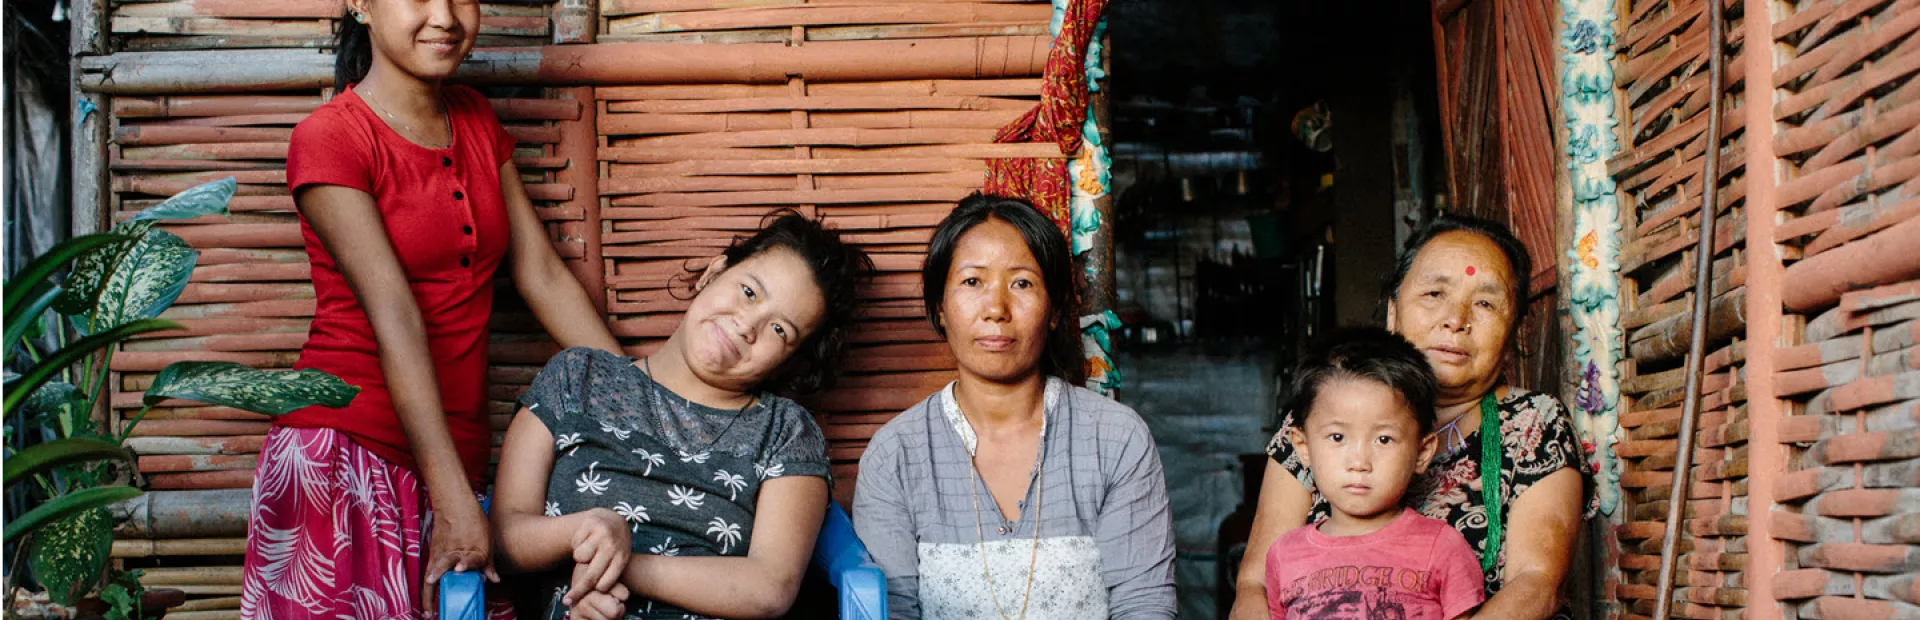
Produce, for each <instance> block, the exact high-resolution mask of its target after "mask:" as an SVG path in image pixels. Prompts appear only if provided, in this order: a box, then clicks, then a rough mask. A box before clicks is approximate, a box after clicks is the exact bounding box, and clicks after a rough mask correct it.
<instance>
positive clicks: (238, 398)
mask: <svg viewBox="0 0 1920 620" xmlns="http://www.w3.org/2000/svg"><path fill="white" fill-rule="evenodd" d="M359 394H360V388H358V387H354V386H351V385H347V383H346V382H345V381H341V380H340V378H339V377H335V376H333V375H330V374H327V373H325V372H322V371H319V370H313V369H307V370H291V371H288V370H256V369H253V368H248V367H246V366H241V365H239V364H235V363H233V362H174V363H173V364H170V365H168V366H167V368H166V369H165V370H162V371H160V374H159V375H158V376H155V377H154V378H153V386H152V387H149V388H147V395H146V397H145V398H144V399H143V402H145V403H146V404H147V405H149V406H152V405H157V404H159V403H160V402H161V401H164V400H166V399H169V398H179V399H185V400H192V401H199V402H203V403H208V404H212V405H223V406H227V407H233V408H235V409H240V410H243V411H251V412H254V413H260V414H266V415H285V414H288V413H292V412H294V411H297V410H300V409H305V408H307V407H309V406H313V405H322V406H326V407H333V408H336V409H337V408H340V407H345V406H347V404H348V403H351V402H353V398H354V397H355V396H357V395H359Z"/></svg>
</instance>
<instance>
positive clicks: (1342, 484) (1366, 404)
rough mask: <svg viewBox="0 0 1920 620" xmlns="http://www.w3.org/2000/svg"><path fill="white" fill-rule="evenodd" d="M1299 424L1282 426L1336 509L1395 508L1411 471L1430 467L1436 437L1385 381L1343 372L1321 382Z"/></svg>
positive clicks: (1376, 511)
mask: <svg viewBox="0 0 1920 620" xmlns="http://www.w3.org/2000/svg"><path fill="white" fill-rule="evenodd" d="M1303 426H1304V428H1302V427H1294V428H1290V429H1288V430H1287V436H1288V439H1289V440H1291V441H1292V442H1293V446H1294V450H1295V451H1297V452H1299V453H1300V458H1301V459H1303V460H1305V461H1306V463H1307V465H1308V466H1309V467H1312V468H1313V482H1314V485H1315V486H1316V487H1318V488H1319V490H1320V495H1321V496H1322V497H1325V498H1327V503H1328V504H1330V505H1332V507H1333V511H1334V512H1335V513H1339V514H1341V515H1345V516H1347V517H1351V518H1357V519H1366V518H1372V517H1381V516H1391V515H1394V514H1397V511H1398V509H1399V507H1400V496H1401V495H1402V494H1404V493H1405V492H1406V490H1407V484H1408V482H1410V481H1411V480H1412V479H1413V476H1414V474H1417V473H1421V472H1424V471H1426V469H1427V461H1428V460H1430V459H1432V458H1433V451H1434V442H1433V439H1432V438H1430V437H1423V436H1421V433H1420V424H1419V423H1418V422H1416V421H1414V418H1413V411H1412V410H1411V409H1409V408H1408V407H1407V405H1406V402H1405V401H1404V400H1403V399H1401V398H1400V394H1399V393H1398V392H1395V391H1393V388H1389V387H1387V386H1386V384H1383V383H1380V382H1378V381H1373V380H1369V379H1355V378H1342V379H1334V380H1332V381H1329V382H1328V383H1326V384H1325V385H1323V386H1321V388H1320V393H1319V394H1318V395H1317V396H1316V397H1315V398H1314V402H1313V408H1312V409H1311V410H1309V411H1308V412H1307V420H1306V423H1305V424H1304V425H1303Z"/></svg>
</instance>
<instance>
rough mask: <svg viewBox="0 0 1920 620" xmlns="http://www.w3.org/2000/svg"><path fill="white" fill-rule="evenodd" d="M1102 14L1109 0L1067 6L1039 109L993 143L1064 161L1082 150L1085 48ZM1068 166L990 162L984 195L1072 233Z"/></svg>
mask: <svg viewBox="0 0 1920 620" xmlns="http://www.w3.org/2000/svg"><path fill="white" fill-rule="evenodd" d="M1106 10H1107V0H1067V10H1066V16H1065V18H1064V19H1063V20H1062V21H1061V23H1060V33H1059V34H1058V35H1057V36H1055V37H1054V39H1053V47H1052V48H1051V49H1050V50H1048V52H1047V64H1046V68H1045V69H1044V72H1043V74H1042V77H1041V83H1040V104H1039V105H1036V106H1034V108H1033V109H1031V110H1028V111H1027V113H1026V114H1022V115H1021V116H1020V118H1018V119H1016V120H1014V121H1013V123H1011V124H1009V125H1007V126H1006V127H1002V128H1000V132H999V133H997V134H995V135H994V137H993V141H994V142H996V143H1011V142H1052V143H1054V144H1058V145H1060V153H1061V154H1063V155H1072V154H1074V153H1075V152H1077V151H1079V150H1080V142H1081V137H1080V129H1081V126H1082V125H1083V124H1085V123H1086V122H1087V100H1088V94H1087V69H1086V62H1087V46H1088V44H1090V43H1091V42H1092V39H1093V32H1094V28H1095V27H1096V26H1099V24H1100V16H1101V14H1103V13H1105V12H1106ZM1067 162H1068V160H1067V159H1063V158H1049V159H993V160H988V162H987V193H989V194H999V195H1002V196H1014V197H1018V198H1024V199H1026V200H1027V201H1028V202H1032V203H1033V206H1035V207H1038V208H1039V209H1040V212H1041V213H1045V214H1047V216H1048V217H1051V218H1053V223H1054V225H1056V226H1059V227H1060V230H1061V232H1062V233H1063V234H1064V233H1066V231H1068V230H1070V228H1069V225H1070V218H1069V215H1070V214H1069V212H1068V211H1069V210H1068V203H1069V197H1070V196H1071V188H1070V184H1071V179H1070V178H1069V176H1068V174H1067Z"/></svg>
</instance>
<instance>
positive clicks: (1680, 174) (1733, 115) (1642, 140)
mask: <svg viewBox="0 0 1920 620" xmlns="http://www.w3.org/2000/svg"><path fill="white" fill-rule="evenodd" d="M1728 7H1729V8H1728V13H1727V19H1728V23H1729V25H1728V27H1727V33H1728V34H1729V36H1728V37H1727V46H1726V48H1725V49H1724V53H1725V58H1726V61H1725V62H1726V64H1725V66H1726V67H1727V68H1728V71H1727V73H1726V80H1725V87H1726V92H1727V96H1726V98H1725V99H1724V103H1723V107H1722V109H1723V114H1724V116H1723V119H1724V120H1723V122H1722V125H1721V129H1722V136H1721V138H1723V139H1722V140H1721V141H1720V142H1719V143H1718V144H1719V148H1720V149H1721V158H1722V162H1724V163H1722V165H1721V170H1722V177H1721V178H1719V179H1713V180H1712V182H1711V183H1708V182H1706V181H1707V180H1705V179H1702V178H1701V175H1702V169H1701V165H1702V155H1703V154H1704V153H1706V149H1707V148H1709V145H1710V144H1712V141H1710V140H1709V139H1708V137H1707V136H1706V135H1705V133H1706V127H1707V114H1706V110H1707V104H1708V99H1709V97H1710V96H1711V95H1710V94H1709V89H1708V88H1707V85H1708V81H1709V77H1708V74H1707V59H1706V50H1707V30H1708V28H1707V26H1708V24H1707V19H1706V18H1705V14H1704V13H1705V10H1706V8H1707V5H1706V2H1705V1H1703V0H1695V1H1693V2H1687V1H1685V0H1659V1H1654V2H1636V3H1634V4H1633V5H1632V6H1631V9H1630V11H1629V12H1628V13H1627V14H1625V15H1623V16H1622V19H1621V21H1620V22H1619V23H1620V24H1621V26H1622V27H1621V28H1620V29H1619V32H1620V33H1622V34H1621V36H1620V38H1619V39H1618V41H1617V45H1618V48H1619V50H1620V55H1619V64H1618V65H1616V76H1617V84H1618V88H1619V89H1620V91H1621V92H1622V94H1623V95H1624V96H1623V97H1620V99H1621V100H1622V101H1623V102H1624V104H1625V105H1626V107H1627V108H1628V113H1627V114H1626V119H1624V120H1626V121H1627V122H1624V123H1622V125H1623V126H1622V127H1621V128H1620V129H1621V131H1620V134H1621V145H1622V150H1621V154H1620V155H1618V156H1617V157H1616V158H1615V159H1613V160H1612V161H1611V162H1609V171H1610V172H1611V173H1612V174H1613V175H1614V177H1615V180H1616V182H1617V183H1618V186H1619V188H1620V191H1621V200H1620V203H1621V205H1622V211H1623V215H1624V218H1625V219H1626V221H1625V222H1623V224H1624V229H1625V231H1624V235H1625V237H1624V239H1623V243H1622V249H1621V256H1620V272H1621V274H1622V282H1621V292H1620V296H1621V299H1620V304H1621V311H1622V318H1621V323H1622V325H1621V327H1622V328H1623V330H1624V331H1625V333H1626V334H1627V351H1628V354H1629V360H1628V361H1627V363H1626V372H1625V373H1624V374H1623V380H1622V381H1621V383H1620V390H1621V395H1622V398H1621V401H1622V404H1623V406H1622V408H1621V411H1622V414H1621V417H1620V426H1621V428H1622V430H1623V432H1624V433H1625V435H1626V436H1625V437H1624V438H1623V441H1621V443H1619V444H1618V445H1617V446H1616V448H1615V450H1616V452H1617V453H1618V455H1619V457H1620V458H1622V459H1623V460H1624V462H1625V473H1624V474H1623V475H1622V477H1621V481H1620V484H1621V487H1622V491H1623V502H1622V504H1621V510H1622V511H1624V514H1625V517H1624V519H1622V520H1623V521H1624V523H1623V524H1622V525H1620V526H1618V527H1617V529H1616V534H1617V536H1618V540H1619V544H1620V549H1619V550H1618V554H1619V555H1618V563H1619V568H1620V569H1621V582H1620V583H1619V584H1618V585H1617V586H1616V588H1615V595H1616V596H1617V597H1618V599H1619V602H1620V603H1621V605H1622V611H1623V613H1625V614H1627V615H1628V616H1629V617H1634V616H1645V615H1648V614H1651V613H1652V612H1653V607H1654V598H1655V596H1656V594H1655V586H1654V583H1655V581H1656V576H1657V574H1658V572H1659V563H1660V547H1661V542H1662V541H1661V538H1662V536H1663V535H1664V533H1665V532H1666V528H1668V527H1680V528H1683V529H1682V538H1681V545H1680V548H1679V550H1680V556H1679V564H1678V568H1677V569H1676V571H1675V574H1676V579H1675V583H1676V584H1677V589H1676V594H1675V600H1676V602H1678V603H1679V604H1678V605H1676V606H1675V609H1676V610H1677V614H1678V615H1682V616H1684V617H1689V618H1721V617H1737V616H1738V614H1740V613H1741V612H1740V609H1741V608H1743V607H1744V606H1745V605H1746V604H1747V592H1746V588H1745V580H1746V576H1745V574H1744V572H1743V571H1744V569H1745V568H1746V553H1747V547H1746V538H1745V535H1746V531H1747V528H1746V523H1747V518H1748V514H1747V502H1746V497H1747V494H1748V480H1747V451H1748V447H1747V445H1746V437H1747V432H1746V430H1747V423H1746V409H1747V408H1746V404H1745V403H1746V400H1747V397H1746V387H1745V385H1744V381H1743V380H1742V379H1741V377H1742V376H1743V373H1744V372H1745V368H1744V362H1745V358H1746V355H1745V350H1746V345H1745V343H1744V342H1743V337H1744V335H1745V328H1746V320H1745V314H1744V311H1745V309H1746V298H1747V289H1746V267H1745V258H1744V256H1743V252H1744V250H1743V248H1744V246H1745V243H1744V239H1743V237H1744V231H1745V230H1746V226H1745V223H1744V222H1745V218H1746V214H1745V209H1744V202H1743V200H1742V198H1743V196H1744V192H1743V191H1742V188H1744V187H1745V185H1744V184H1743V180H1742V178H1743V175H1744V174H1745V170H1744V168H1743V167H1742V166H1741V165H1740V163H1741V162H1742V161H1743V157H1744V156H1743V155H1742V154H1741V152H1742V151H1743V149H1744V148H1745V147H1744V144H1745V139H1744V135H1745V132H1744V128H1743V127H1742V125H1741V123H1740V122H1739V119H1741V118H1742V116H1741V115H1742V112H1741V103H1742V101H1743V99H1744V97H1743V96H1742V90H1743V89H1744V88H1745V84H1746V82H1745V81H1744V80H1743V76H1742V74H1741V72H1740V70H1739V68H1740V67H1741V58H1742V55H1743V54H1744V53H1745V51H1746V48H1745V46H1744V45H1743V40H1742V38H1741V37H1740V36H1739V33H1740V32H1741V30H1740V24H1741V23H1742V20H1743V19H1745V18H1746V17H1745V16H1744V15H1742V14H1741V11H1740V4H1739V2H1737V1H1735V2H1731V3H1729V5H1728ZM1708 187H1711V188H1713V189H1714V191H1718V192H1719V210H1718V213H1717V214H1716V216H1715V222H1716V232H1715V247H1714V248H1713V253H1712V254H1711V255H1710V256H1699V255H1697V253H1696V250H1695V247H1696V245H1697V243H1698V241H1699V235H1700V230H1699V225H1698V220H1697V219H1696V218H1698V216H1699V210H1700V205H1701V204H1702V200H1701V197H1702V193H1703V192H1704V191H1707V190H1706V189H1705V188H1708ZM1701 260H1709V261H1712V266H1713V270H1712V273H1713V282H1712V288H1711V290H1712V295H1713V298H1712V300H1711V303H1710V305H1709V311H1708V313H1707V318H1706V320H1707V337H1708V343H1707V347H1706V352H1707V354H1708V355H1707V358H1706V363H1705V366H1704V372H1705V373H1706V374H1705V376H1704V380H1703V382H1702V386H1701V387H1702V389H1701V394H1702V397H1701V404H1700V412H1701V413H1700V417H1699V424H1698V426H1697V429H1696V433H1697V435H1696V436H1695V443H1694V448H1695V451H1694V456H1693V462H1694V466H1693V473H1692V482H1691V486H1690V487H1689V489H1688V497H1689V500H1688V502H1687V505H1686V506H1685V507H1684V508H1685V512H1684V514H1685V518H1684V520H1683V522H1682V523H1677V524H1670V523H1665V522H1664V521H1665V519H1666V515H1667V512H1668V509H1669V505H1670V502H1671V500H1672V490H1673V484H1672V475H1673V467H1674V464H1675V457H1676V452H1677V448H1678V436H1679V420H1680V414H1681V407H1682V403H1681V401H1682V399H1683V395H1684V384H1685V381H1686V369H1685V367H1684V366H1685V360H1684V357H1685V355H1686V351H1687V346H1688V341H1689V335H1690V332H1691V330H1692V328H1693V320H1694V318H1695V317H1693V316H1692V312H1691V309H1692V304H1693V292H1692V291H1693V286H1694V274H1695V269H1696V265H1697V264H1698V263H1697V261H1701ZM1728 614H1731V615H1728Z"/></svg>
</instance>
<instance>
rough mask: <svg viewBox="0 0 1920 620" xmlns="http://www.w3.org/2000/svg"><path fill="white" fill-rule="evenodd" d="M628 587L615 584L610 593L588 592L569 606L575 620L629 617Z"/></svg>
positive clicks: (615, 619) (613, 619) (614, 619)
mask: <svg viewBox="0 0 1920 620" xmlns="http://www.w3.org/2000/svg"><path fill="white" fill-rule="evenodd" d="M627 594H628V593H627V586H625V585H622V584H618V583H616V584H613V590H612V591H609V592H599V591H594V592H588V593H587V595H586V596H583V597H581V598H580V600H578V601H576V602H574V603H573V604H571V605H568V606H567V609H568V610H570V611H571V612H572V613H573V616H572V617H573V618H574V619H575V620H620V619H621V618H624V617H626V615H627Z"/></svg>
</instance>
